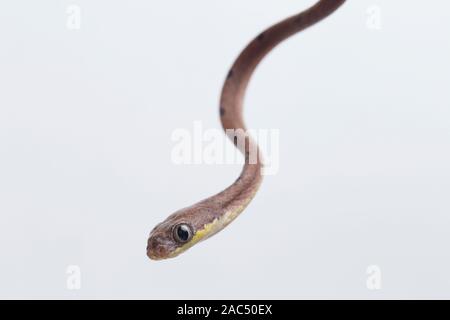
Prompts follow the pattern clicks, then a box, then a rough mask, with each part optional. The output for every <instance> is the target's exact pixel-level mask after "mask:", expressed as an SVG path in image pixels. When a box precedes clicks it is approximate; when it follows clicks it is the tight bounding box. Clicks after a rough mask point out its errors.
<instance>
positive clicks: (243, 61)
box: [147, 0, 345, 260]
mask: <svg viewBox="0 0 450 320" xmlns="http://www.w3.org/2000/svg"><path fill="white" fill-rule="evenodd" d="M344 2H345V0H321V1H318V2H317V3H316V4H315V5H314V6H312V7H311V8H309V9H308V10H306V11H303V12H302V13H300V14H297V15H295V16H292V17H290V18H288V19H286V20H284V21H282V22H280V23H278V24H276V25H274V26H272V27H270V28H269V29H267V30H266V31H264V32H263V33H261V34H260V35H259V36H257V37H256V38H255V39H254V40H253V41H252V42H251V43H250V44H249V45H248V46H247V47H246V48H245V50H244V51H243V52H242V53H241V54H240V55H239V57H238V59H237V60H236V61H235V63H234V64H233V66H232V68H231V70H230V72H229V73H228V76H227V79H226V81H225V84H224V86H223V90H222V95H221V99H220V116H221V121H222V126H223V128H224V130H233V131H234V135H233V136H232V137H231V136H230V138H231V139H232V141H233V142H234V144H235V145H236V147H237V148H238V149H239V150H240V151H241V152H242V153H243V154H244V156H245V165H244V168H243V170H242V173H241V175H240V176H239V178H238V179H237V180H236V182H235V183H233V184H232V185H231V186H230V187H228V188H227V189H225V190H224V191H222V192H220V193H219V194H217V195H215V196H212V197H210V198H208V199H206V200H203V201H201V202H199V203H197V204H195V205H193V206H191V207H188V208H184V209H181V210H179V211H177V212H175V213H174V214H172V215H170V216H169V217H168V218H167V219H166V220H165V221H164V222H162V223H160V224H158V225H157V226H156V227H155V228H154V229H153V230H152V232H151V233H150V237H149V240H148V244H147V255H148V256H149V257H150V258H151V259H154V260H161V259H167V258H173V257H176V256H178V255H179V254H180V253H182V252H184V251H186V250H187V249H188V248H190V247H192V246H193V245H195V244H196V243H198V242H200V241H203V240H205V239H207V238H209V237H211V236H213V235H214V234H216V233H217V232H219V231H220V230H222V229H223V228H225V227H226V226H227V225H228V224H229V223H231V222H232V221H233V220H234V219H235V218H236V217H237V216H238V215H239V214H240V213H241V212H242V211H243V210H244V209H245V208H246V207H247V205H248V204H249V203H250V201H251V200H252V199H253V197H254V196H255V194H256V192H257V190H258V188H259V186H260V184H261V182H262V170H263V163H262V157H261V155H260V152H259V149H258V146H257V144H256V142H255V141H254V140H253V139H252V138H251V137H250V136H248V135H246V133H245V132H246V128H245V124H244V120H243V117H242V108H243V100H244V96H245V92H246V89H247V85H248V83H249V81H250V78H251V76H252V74H253V72H254V70H255V69H256V67H257V66H258V64H259V63H260V62H261V60H262V59H263V58H264V57H265V56H266V55H267V54H268V53H269V52H270V51H271V50H272V49H273V48H275V47H276V46H277V45H278V44H279V43H281V42H282V41H283V40H285V39H287V38H289V37H290V36H292V35H294V34H296V33H298V32H300V31H302V30H304V29H306V28H308V27H310V26H312V25H313V24H315V23H317V22H319V21H320V20H322V19H323V18H325V17H327V16H328V15H330V14H331V13H333V12H334V11H335V10H336V9H337V8H339V7H340V6H341V5H342V4H343V3H344ZM239 141H240V142H241V143H239ZM251 151H253V152H251Z"/></svg>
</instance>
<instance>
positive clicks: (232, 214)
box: [169, 205, 246, 258]
mask: <svg viewBox="0 0 450 320" xmlns="http://www.w3.org/2000/svg"><path fill="white" fill-rule="evenodd" d="M245 207H246V205H242V206H239V207H237V208H235V209H234V210H232V211H229V212H227V213H225V214H224V215H223V216H221V217H219V218H216V219H214V221H213V222H211V223H208V224H205V225H204V227H203V229H200V230H197V232H195V234H194V236H193V237H192V239H191V241H189V242H188V243H186V244H184V245H183V246H181V247H178V248H177V249H175V250H174V251H173V252H172V253H171V254H170V256H169V258H173V257H176V256H178V255H179V254H180V253H183V252H184V251H186V250H187V249H189V248H191V247H192V246H194V245H195V244H197V243H198V242H200V241H202V240H206V239H208V238H209V237H210V236H212V235H214V234H216V233H217V232H219V231H220V230H222V229H223V228H225V227H226V226H227V225H228V224H230V223H231V222H232V221H233V220H234V219H236V218H237V216H238V215H239V214H240V213H241V212H242V211H244V209H245Z"/></svg>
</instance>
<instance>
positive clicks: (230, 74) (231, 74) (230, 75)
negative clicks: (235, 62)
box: [227, 69, 234, 79]
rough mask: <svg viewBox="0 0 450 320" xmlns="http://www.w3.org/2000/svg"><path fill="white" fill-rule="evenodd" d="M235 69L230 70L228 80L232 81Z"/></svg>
mask: <svg viewBox="0 0 450 320" xmlns="http://www.w3.org/2000/svg"><path fill="white" fill-rule="evenodd" d="M233 73H234V72H233V69H231V70H230V72H228V75H227V79H230V78H231V77H233Z"/></svg>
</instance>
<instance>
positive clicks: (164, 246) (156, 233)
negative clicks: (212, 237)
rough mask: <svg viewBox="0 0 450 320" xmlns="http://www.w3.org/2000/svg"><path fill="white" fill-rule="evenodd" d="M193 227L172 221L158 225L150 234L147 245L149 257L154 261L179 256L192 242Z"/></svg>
mask: <svg viewBox="0 0 450 320" xmlns="http://www.w3.org/2000/svg"><path fill="white" fill-rule="evenodd" d="M193 235H194V229H193V227H192V226H191V225H190V224H189V223H186V222H176V221H171V220H170V219H168V220H166V221H164V222H163V223H160V224H158V225H157V226H156V227H155V228H154V229H153V230H152V232H151V233H150V236H149V239H148V243H147V255H148V257H149V258H150V259H152V260H163V259H168V258H173V257H176V256H177V255H179V254H180V253H181V252H183V251H185V250H186V249H187V248H186V249H184V250H182V248H183V247H184V246H186V245H187V244H188V243H189V241H191V240H192V238H193Z"/></svg>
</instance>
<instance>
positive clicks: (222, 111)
mask: <svg viewBox="0 0 450 320" xmlns="http://www.w3.org/2000/svg"><path fill="white" fill-rule="evenodd" d="M224 115H225V109H224V108H223V107H221V108H220V116H221V117H223V116H224Z"/></svg>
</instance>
